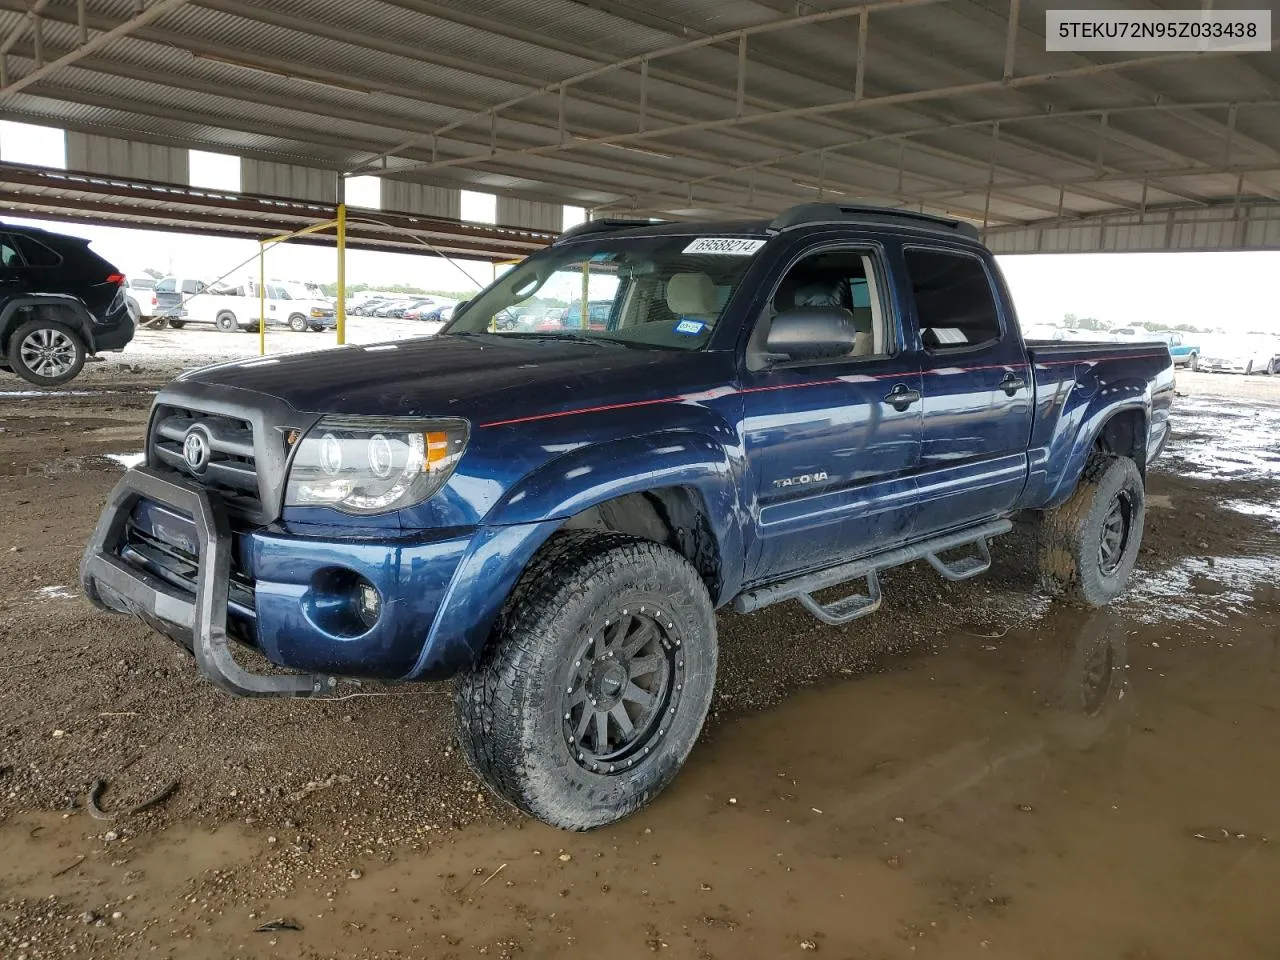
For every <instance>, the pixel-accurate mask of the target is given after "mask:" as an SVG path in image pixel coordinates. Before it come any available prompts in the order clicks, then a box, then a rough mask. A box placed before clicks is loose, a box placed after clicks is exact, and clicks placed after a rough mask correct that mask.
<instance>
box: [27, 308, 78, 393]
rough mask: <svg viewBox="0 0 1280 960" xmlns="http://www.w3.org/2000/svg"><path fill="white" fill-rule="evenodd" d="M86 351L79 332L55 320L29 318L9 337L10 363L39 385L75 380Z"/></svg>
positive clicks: (56, 384) (55, 384) (30, 381)
mask: <svg viewBox="0 0 1280 960" xmlns="http://www.w3.org/2000/svg"><path fill="white" fill-rule="evenodd" d="M86 353H87V351H86V350H85V346H84V341H83V340H81V339H80V335H79V334H78V333H76V332H75V331H74V330H72V329H71V328H70V327H69V326H67V325H66V324H64V323H59V322H58V321H56V320H28V321H27V322H26V323H24V324H22V325H21V326H19V327H18V328H17V329H16V330H14V331H13V334H12V336H10V337H9V351H8V355H9V366H10V367H12V368H13V372H14V373H16V374H17V375H18V376H20V377H21V378H22V379H23V380H26V381H27V382H28V383H34V384H35V385H36V386H40V387H56V386H59V385H61V384H64V383H66V382H68V381H69V380H74V379H75V378H76V376H77V375H78V374H79V373H80V371H81V369H83V367H84V361H85V355H86Z"/></svg>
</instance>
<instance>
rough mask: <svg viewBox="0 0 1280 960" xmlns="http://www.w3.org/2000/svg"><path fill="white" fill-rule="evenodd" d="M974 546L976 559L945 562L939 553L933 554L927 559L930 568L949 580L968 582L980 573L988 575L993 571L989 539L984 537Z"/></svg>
mask: <svg viewBox="0 0 1280 960" xmlns="http://www.w3.org/2000/svg"><path fill="white" fill-rule="evenodd" d="M973 546H974V547H975V548H976V549H977V551H978V555H977V556H976V557H961V558H960V559H959V560H949V561H948V560H943V559H942V558H941V557H940V556H938V554H937V552H934V553H931V554H929V555H928V556H926V557H925V559H926V560H928V561H929V566H931V567H933V569H935V570H937V571H938V572H939V573H940V574H942V575H943V576H944V577H946V578H947V579H948V580H968V579H969V578H970V577H976V576H977V575H978V574H980V573H986V572H987V571H988V570H990V569H991V548H990V547H988V546H987V539H986V537H983V538H982V539H981V540H975V541H974V543H973Z"/></svg>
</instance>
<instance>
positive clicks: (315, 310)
mask: <svg viewBox="0 0 1280 960" xmlns="http://www.w3.org/2000/svg"><path fill="white" fill-rule="evenodd" d="M328 315H329V311H328V310H325V309H323V308H321V307H312V308H311V316H313V317H315V318H316V319H320V318H321V317H327V316H328Z"/></svg>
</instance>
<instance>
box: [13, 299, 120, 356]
mask: <svg viewBox="0 0 1280 960" xmlns="http://www.w3.org/2000/svg"><path fill="white" fill-rule="evenodd" d="M27 307H54V308H56V309H58V310H59V311H64V312H66V313H69V314H70V315H71V316H70V318H65V317H64V318H60V319H59V322H62V323H66V324H67V325H68V326H70V327H71V328H72V330H74V331H75V332H76V333H78V334H79V335H80V339H81V340H83V341H84V346H85V349H86V350H87V351H88V352H89V353H94V352H96V351H95V345H94V342H93V317H92V316H91V315H90V313H89V309H88V307H86V306H85V305H84V303H83V301H81V300H80V299H79V298H78V297H73V296H71V295H70V294H64V293H33V294H27V295H24V296H21V297H15V298H14V299H12V300H10V301H9V302H8V303H6V304H5V305H4V307H3V308H0V348H3V349H5V350H7V349H8V347H9V335H10V334H11V333H12V332H13V330H14V328H15V327H17V326H18V325H19V323H20V320H19V318H18V317H17V316H16V314H17V313H18V311H20V310H23V309H26V308H27Z"/></svg>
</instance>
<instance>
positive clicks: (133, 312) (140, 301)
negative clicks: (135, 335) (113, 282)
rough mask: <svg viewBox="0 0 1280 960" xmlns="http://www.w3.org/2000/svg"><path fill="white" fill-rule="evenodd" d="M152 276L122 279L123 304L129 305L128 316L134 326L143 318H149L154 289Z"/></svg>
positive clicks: (154, 283) (154, 284) (154, 282)
mask: <svg viewBox="0 0 1280 960" xmlns="http://www.w3.org/2000/svg"><path fill="white" fill-rule="evenodd" d="M155 286H156V281H155V278H154V277H126V278H125V281H124V297H125V304H126V305H127V306H128V307H129V316H130V317H132V318H133V325H134V326H135V327H136V326H138V324H140V323H141V322H142V321H143V320H150V319H151V303H152V291H153V290H154V289H155Z"/></svg>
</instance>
